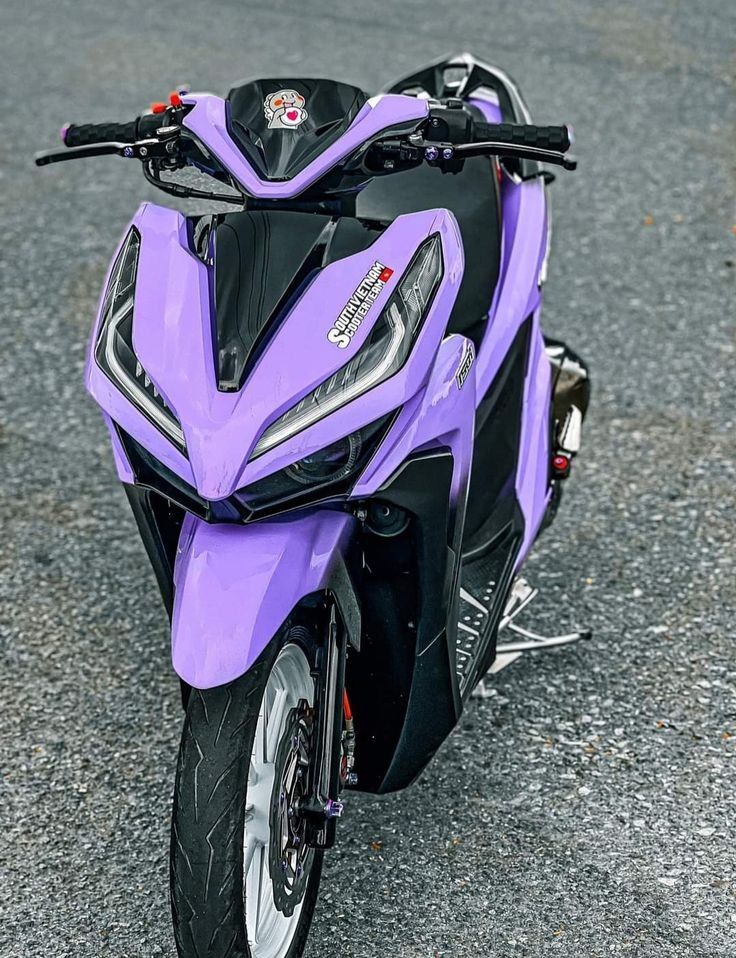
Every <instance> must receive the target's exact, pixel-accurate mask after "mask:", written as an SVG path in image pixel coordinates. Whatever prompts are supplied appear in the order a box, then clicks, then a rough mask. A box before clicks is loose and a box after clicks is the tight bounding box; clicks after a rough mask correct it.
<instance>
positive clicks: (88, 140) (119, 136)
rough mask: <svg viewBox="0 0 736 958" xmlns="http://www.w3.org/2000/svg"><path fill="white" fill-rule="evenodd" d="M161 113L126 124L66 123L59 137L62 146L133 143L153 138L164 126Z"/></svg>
mask: <svg viewBox="0 0 736 958" xmlns="http://www.w3.org/2000/svg"><path fill="white" fill-rule="evenodd" d="M166 122H167V121H166V119H165V118H164V117H163V116H162V115H161V113H144V114H143V115H142V116H139V117H136V119H135V120H130V121H129V122H127V123H66V124H65V125H64V126H62V128H61V131H60V135H61V141H62V143H63V144H64V146H68V147H70V148H74V147H77V146H92V145H93V144H96V143H135V141H136V140H142V139H146V138H148V137H150V136H153V135H154V134H155V132H156V130H157V129H159V127H161V126H164V125H165V124H166Z"/></svg>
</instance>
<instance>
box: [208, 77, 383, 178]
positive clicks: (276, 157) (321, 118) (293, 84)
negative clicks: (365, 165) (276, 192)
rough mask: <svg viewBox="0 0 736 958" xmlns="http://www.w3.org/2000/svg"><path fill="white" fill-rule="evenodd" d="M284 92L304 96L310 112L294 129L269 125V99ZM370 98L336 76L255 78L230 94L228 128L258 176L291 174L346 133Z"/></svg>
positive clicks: (228, 99)
mask: <svg viewBox="0 0 736 958" xmlns="http://www.w3.org/2000/svg"><path fill="white" fill-rule="evenodd" d="M279 91H294V92H295V93H297V94H298V95H299V97H301V98H302V100H300V101H299V102H300V104H301V103H302V102H303V107H302V106H301V105H300V106H299V107H298V109H300V110H301V109H303V110H304V111H306V114H307V116H306V119H304V120H302V121H298V126H295V127H294V128H293V129H284V128H280V127H276V128H273V127H270V126H269V119H268V118H267V116H266V112H265V109H266V101H267V100H268V98H270V97H272V96H273V95H274V94H276V93H278V92H279ZM366 100H367V97H366V94H365V93H364V92H363V91H362V90H360V89H359V88H358V87H355V86H351V85H350V84H349V83H339V82H337V81H336V80H301V79H300V80H296V79H274V80H251V81H250V82H247V83H242V84H240V85H239V86H235V87H233V88H232V90H230V92H229V93H228V96H227V111H228V115H227V119H228V132H229V133H230V136H231V137H232V138H233V140H234V141H235V142H236V143H237V144H238V146H239V147H240V149H241V150H242V151H243V153H244V154H245V155H246V156H247V157H248V159H249V161H250V162H251V163H252V164H253V165H254V166H255V168H256V170H258V172H259V175H261V176H262V177H263V178H265V179H269V180H284V179H289V178H290V177H293V176H295V175H296V174H297V173H299V172H300V171H301V170H303V169H304V168H305V167H306V166H308V165H309V163H311V162H312V160H314V159H315V157H316V156H318V155H319V154H320V153H322V152H324V150H325V149H327V147H328V146H330V144H332V143H334V142H335V141H336V140H337V139H339V137H341V136H342V134H343V133H344V132H345V130H346V129H347V128H348V127H349V126H350V124H351V123H352V122H353V120H354V119H355V117H356V116H357V115H358V113H359V111H360V109H361V107H362V106H363V105H364V104H365V102H366ZM276 110H277V111H278V107H276ZM273 122H274V121H273V120H272V121H271V123H273ZM275 122H278V119H277V120H276V121H275Z"/></svg>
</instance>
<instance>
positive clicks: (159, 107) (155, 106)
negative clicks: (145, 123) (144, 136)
mask: <svg viewBox="0 0 736 958" xmlns="http://www.w3.org/2000/svg"><path fill="white" fill-rule="evenodd" d="M165 112H166V104H165V103H152V104H151V113H165Z"/></svg>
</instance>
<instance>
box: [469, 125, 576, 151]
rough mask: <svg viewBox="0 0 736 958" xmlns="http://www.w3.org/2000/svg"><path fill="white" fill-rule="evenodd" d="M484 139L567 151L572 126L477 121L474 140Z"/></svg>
mask: <svg viewBox="0 0 736 958" xmlns="http://www.w3.org/2000/svg"><path fill="white" fill-rule="evenodd" d="M482 141H493V142H495V143H508V144H509V145H512V146H528V147H529V148H530V149H540V150H552V151H555V152H557V153H566V152H567V151H568V150H569V149H570V147H571V146H572V137H571V134H570V128H569V127H567V126H532V125H530V124H516V123H479V122H475V123H474V124H473V139H472V142H474V143H477V142H482Z"/></svg>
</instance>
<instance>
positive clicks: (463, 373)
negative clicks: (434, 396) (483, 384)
mask: <svg viewBox="0 0 736 958" xmlns="http://www.w3.org/2000/svg"><path fill="white" fill-rule="evenodd" d="M474 361H475V346H473V344H472V343H471V342H468V344H467V345H466V347H465V352H464V353H463V358H462V359H461V360H460V365H459V366H458V367H457V372H456V373H455V382H456V383H457V388H458V389H462V388H463V386H464V385H465V380H466V379H467V378H468V374H469V372H470V369H471V367H472V365H473V363H474Z"/></svg>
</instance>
